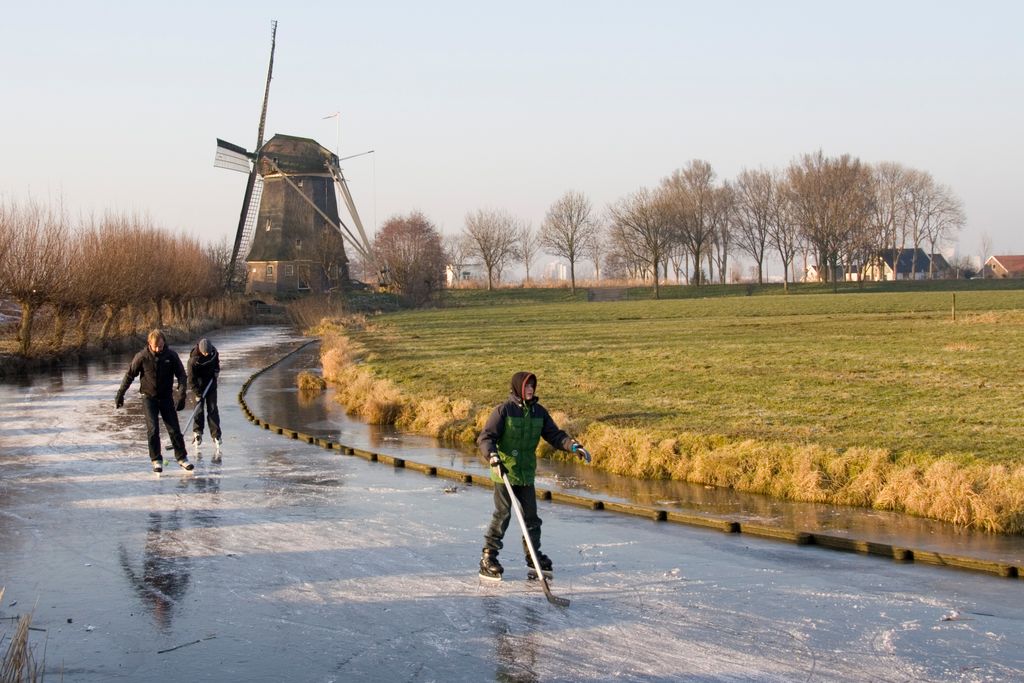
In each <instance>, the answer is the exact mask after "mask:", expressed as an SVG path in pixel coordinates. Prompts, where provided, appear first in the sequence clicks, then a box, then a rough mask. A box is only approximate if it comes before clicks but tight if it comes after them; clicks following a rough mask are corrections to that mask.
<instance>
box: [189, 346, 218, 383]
mask: <svg viewBox="0 0 1024 683" xmlns="http://www.w3.org/2000/svg"><path fill="white" fill-rule="evenodd" d="M219 374H220V354H219V353H217V347H215V346H214V345H213V344H210V354H209V355H208V356H204V355H203V354H202V353H201V352H200V351H199V345H198V344H197V345H196V346H193V347H192V351H191V352H190V353H189V354H188V388H189V389H191V390H192V391H193V392H194V393H196V394H202V393H203V391H204V390H205V389H206V385H207V384H209V383H210V382H213V386H214V387H216V386H217V376H218V375H219Z"/></svg>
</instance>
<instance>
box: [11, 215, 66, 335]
mask: <svg viewBox="0 0 1024 683" xmlns="http://www.w3.org/2000/svg"><path fill="white" fill-rule="evenodd" d="M3 220H4V222H5V225H6V227H5V229H4V232H5V233H7V234H8V236H9V240H8V244H7V248H6V249H5V250H4V251H3V252H2V254H3V261H2V262H0V291H6V292H7V293H8V294H9V295H10V296H11V297H13V298H14V299H15V300H16V301H17V302H18V304H19V305H20V306H21V328H20V329H19V331H18V342H19V349H20V351H21V353H22V354H23V355H28V353H29V351H30V349H31V347H32V323H33V321H34V319H35V316H36V313H37V312H38V311H39V308H40V306H42V305H44V304H46V303H51V302H54V301H57V300H59V299H61V298H62V297H64V296H66V292H67V287H68V284H69V282H70V275H69V273H70V268H69V265H70V264H69V261H68V256H69V254H68V246H67V243H68V239H69V237H70V235H71V230H70V226H69V223H68V219H67V216H66V214H65V213H64V210H63V208H62V207H60V206H53V205H51V206H44V205H43V204H41V203H39V202H38V201H35V200H31V199H30V200H28V201H26V202H24V203H21V204H19V203H14V202H12V203H10V204H8V206H7V208H6V209H5V210H4V212H3Z"/></svg>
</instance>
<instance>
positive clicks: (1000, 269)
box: [985, 254, 1024, 278]
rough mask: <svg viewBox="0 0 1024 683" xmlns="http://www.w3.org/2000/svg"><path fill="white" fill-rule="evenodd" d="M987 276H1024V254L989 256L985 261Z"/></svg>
mask: <svg viewBox="0 0 1024 683" xmlns="http://www.w3.org/2000/svg"><path fill="white" fill-rule="evenodd" d="M985 277H992V278H1020V277H1024V256H1017V255H1009V254H1003V255H1001V256H989V257H988V260H987V261H985Z"/></svg>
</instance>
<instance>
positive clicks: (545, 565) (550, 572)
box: [526, 551, 555, 581]
mask: <svg viewBox="0 0 1024 683" xmlns="http://www.w3.org/2000/svg"><path fill="white" fill-rule="evenodd" d="M537 561H538V562H540V570H541V572H543V574H544V578H545V579H547V580H549V581H550V580H551V579H553V578H554V577H555V572H554V566H553V565H552V564H551V558H550V557H548V556H547V555H545V554H544V553H542V552H540V551H537ZM526 578H527V579H529V580H530V581H536V580H537V569H536V568H535V567H534V566H533V558H532V557H530V555H529V553H527V555H526Z"/></svg>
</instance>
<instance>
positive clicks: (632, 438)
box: [321, 325, 1024, 534]
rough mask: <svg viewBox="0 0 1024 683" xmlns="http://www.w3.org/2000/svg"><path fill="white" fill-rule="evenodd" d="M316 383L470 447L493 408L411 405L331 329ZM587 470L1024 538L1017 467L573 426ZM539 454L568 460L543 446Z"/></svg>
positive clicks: (364, 411)
mask: <svg viewBox="0 0 1024 683" xmlns="http://www.w3.org/2000/svg"><path fill="white" fill-rule="evenodd" d="M321 333H322V334H323V346H322V349H321V361H322V364H323V373H324V377H325V378H326V379H327V380H328V381H329V382H331V383H332V384H333V385H335V386H337V388H338V391H337V398H338V400H339V401H340V402H341V403H342V404H343V405H345V406H346V409H347V410H348V411H349V412H350V413H352V414H356V415H359V416H360V417H361V418H362V419H364V420H366V421H367V422H371V423H374V424H396V425H397V426H400V427H402V428H404V429H407V430H409V431H414V432H417V433H423V434H429V435H431V436H435V437H439V438H446V439H451V440H454V441H459V442H463V443H468V442H472V441H473V440H475V438H476V436H477V434H479V431H480V429H481V428H482V427H483V424H484V422H485V421H486V419H487V416H488V414H489V413H490V410H491V408H492V407H493V406H483V405H474V404H473V403H472V402H471V401H469V400H465V399H452V398H450V397H438V396H429V397H411V396H408V395H406V394H404V393H403V392H402V391H401V390H400V389H399V388H398V387H397V386H396V385H395V384H394V383H393V382H391V381H389V380H385V379H379V378H376V377H374V375H373V374H372V372H371V371H370V370H369V369H368V368H367V367H366V366H365V365H363V364H361V361H360V358H361V356H362V354H363V353H364V352H363V350H362V349H359V348H358V347H356V346H355V345H354V344H353V343H352V342H351V341H350V340H349V339H348V338H347V337H346V336H345V335H344V330H343V328H342V327H341V326H340V325H322V326H321ZM552 417H553V418H554V419H555V421H556V422H557V423H558V424H559V425H560V426H562V427H563V428H564V429H566V431H568V432H569V433H571V434H575V435H577V436H578V438H579V439H580V441H581V442H582V443H584V444H586V446H587V447H588V449H590V451H591V452H592V454H593V466H594V467H597V468H600V469H602V470H606V471H608V472H612V473H615V474H620V475H625V476H629V477H635V478H638V479H675V480H681V481H689V482H694V483H701V484H710V485H714V486H720V487H728V488H733V489H736V490H738V491H745V492H751V493H761V494H766V495H770V496H774V497H777V498H782V499H787V500H795V501H804V502H818V503H832V504H837V505H855V506H861V507H871V508H876V509H886V510H894V511H899V512H905V513H909V514H912V515H917V516H922V517H929V518H933V519H939V520H944V521H948V522H952V523H954V524H957V525H960V526H963V527H970V528H976V529H981V530H985V531H990V532H1000V533H1011V534H1020V533H1024V466H1006V465H989V464H982V463H978V462H975V461H970V460H965V459H963V458H960V459H955V458H952V457H940V458H938V459H931V460H928V461H927V464H925V465H923V466H922V465H920V464H919V463H918V460H919V459H917V458H915V457H913V456H912V455H908V456H907V457H905V458H902V459H898V458H896V457H894V455H893V454H892V452H891V451H890V450H888V449H885V448H867V447H858V448H849V449H846V450H845V451H839V450H837V449H835V448H832V447H829V446H824V445H821V444H816V443H788V442H783V441H769V440H759V439H749V438H746V439H741V438H729V437H726V436H723V435H718V434H703V433H691V432H682V433H660V432H658V431H656V430H650V429H639V428H633V427H621V426H613V425H610V424H607V423H603V422H599V421H598V422H592V423H590V424H573V423H572V422H571V420H570V419H569V418H568V417H567V416H566V415H565V414H564V413H560V412H553V413H552ZM540 452H541V454H542V455H548V456H553V457H567V456H565V454H561V453H560V452H554V451H553V450H552V449H551V448H550V447H548V446H547V445H546V444H542V448H541V451H540ZM922 462H924V461H922Z"/></svg>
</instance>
